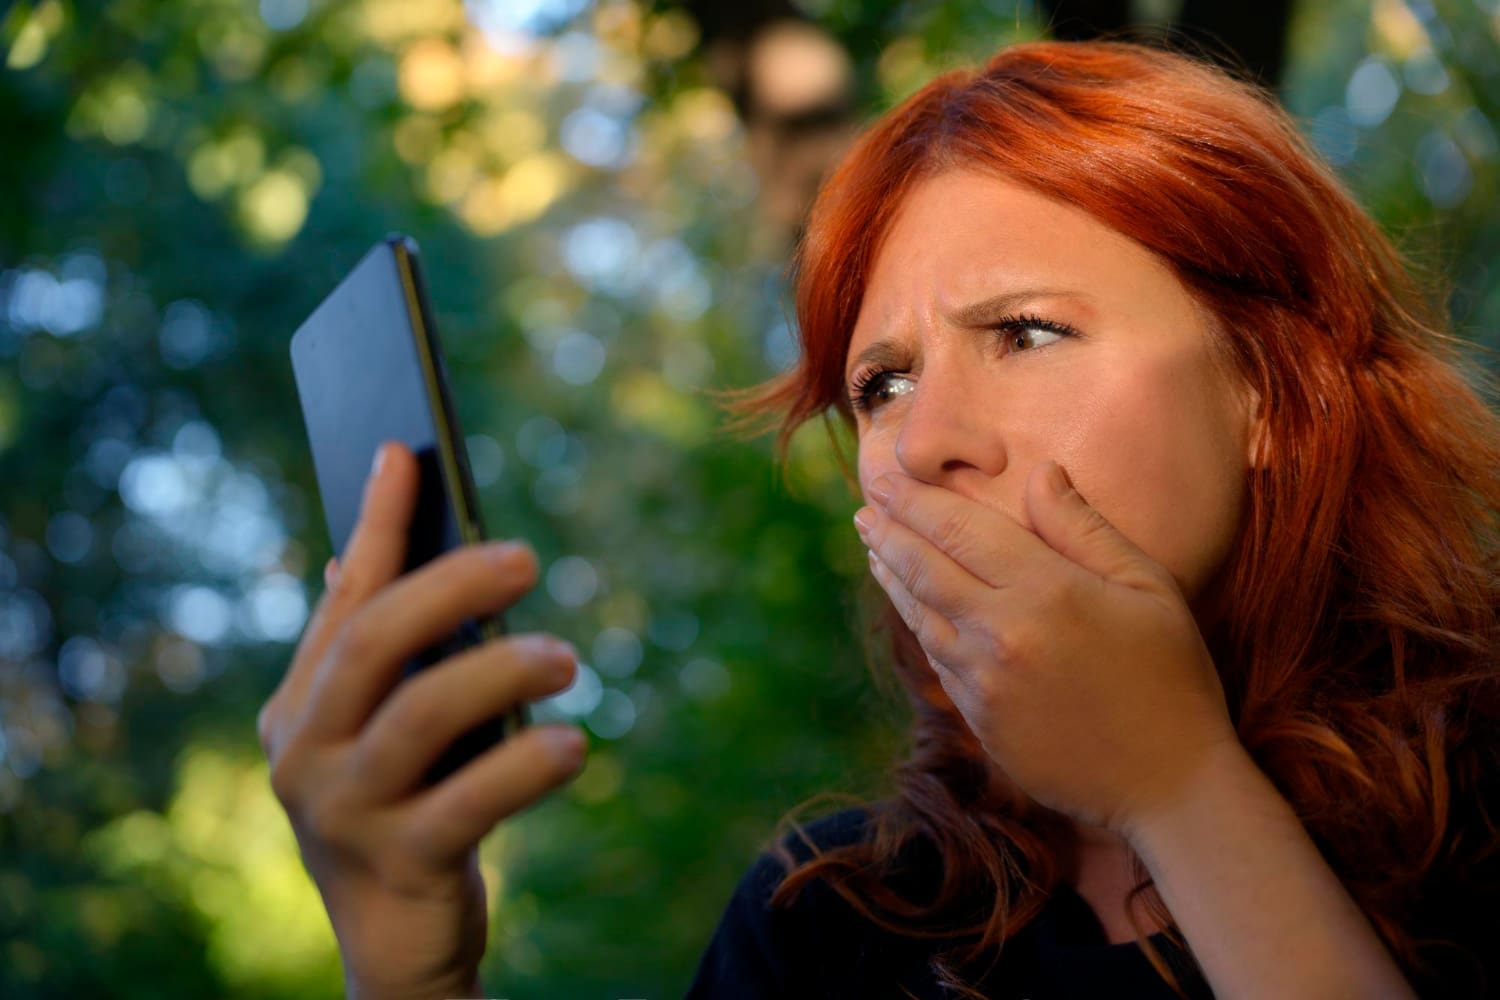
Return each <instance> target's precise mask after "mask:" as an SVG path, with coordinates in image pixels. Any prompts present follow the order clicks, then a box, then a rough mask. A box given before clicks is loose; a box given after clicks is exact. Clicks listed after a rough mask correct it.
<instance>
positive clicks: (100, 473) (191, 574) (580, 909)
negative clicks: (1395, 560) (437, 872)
mask: <svg viewBox="0 0 1500 1000" xmlns="http://www.w3.org/2000/svg"><path fill="white" fill-rule="evenodd" d="M813 7H815V9H811V8H810V9H811V12H812V13H813V14H814V15H815V16H817V17H818V18H819V19H820V22H821V23H823V24H824V25H825V26H826V27H827V28H828V29H829V30H830V31H832V32H833V33H834V34H835V35H836V36H837V37H838V38H839V39H840V41H841V42H842V43H843V44H845V45H846V46H847V47H848V48H849V50H850V52H851V53H852V54H853V56H854V58H855V62H856V66H857V69H858V79H859V80H860V81H861V83H862V87H863V100H864V103H865V106H866V108H867V109H868V110H870V111H872V112H873V111H876V110H878V109H880V108H881V107H884V106H887V105H888V104H889V103H890V102H892V101H893V100H896V99H898V98H899V97H900V96H903V95H904V94H906V93H908V92H909V91H910V90H912V89H913V88H914V87H916V86H918V85H920V83H921V82H922V81H923V80H924V79H926V78H927V77H928V76H929V75H930V74H931V73H932V72H934V71H935V70H937V69H939V68H942V67H945V66H947V65H950V64H952V63H954V62H957V61H963V60H973V59H978V58H982V57H983V56H984V55H985V54H986V53H988V52H989V51H991V50H992V49H993V48H995V47H997V46H998V45H999V44H1002V43H1003V42H1005V41H1009V40H1013V39H1017V38H1027V37H1034V36H1035V35H1037V34H1038V32H1039V28H1038V26H1037V25H1036V24H1035V22H1034V19H1033V15H1032V14H1031V13H1030V8H1029V6H1025V5H1023V6H1020V7H1017V6H1009V5H1006V4H994V5H977V4H974V5H970V4H942V3H919V2H910V3H905V4H895V3H859V2H855V0H828V2H823V3H819V4H816V5H813ZM1497 39H1500V3H1496V2H1495V0H1446V2H1442V3H1437V4H1428V3H1426V2H1421V3H1418V2H1412V3H1403V2H1401V0H1379V2H1376V3H1374V4H1370V3H1364V2H1354V0H1337V2H1334V3H1326V4H1317V5H1313V4H1306V5H1303V9H1302V10H1301V12H1300V13H1299V15H1298V20H1297V22H1296V24H1295V25H1294V36H1293V42H1292V63H1291V68H1290V72H1289V75H1288V79H1287V83H1286V86H1285V93H1284V96H1285V98H1286V100H1287V102H1288V104H1289V106H1290V107H1291V108H1292V110H1293V111H1294V112H1295V113H1296V114H1298V115H1299V117H1300V118H1301V120H1302V121H1304V122H1305V123H1306V125H1307V128H1308V129H1309V131H1310V133H1311V134H1312V135H1313V136H1314V138H1315V139H1316V141H1317V142H1318V143H1319V145H1320V147H1321V148H1322V149H1323V150H1324V151H1325V152H1326V153H1327V155H1328V156H1329V157H1330V159H1331V160H1332V161H1333V162H1334V163H1335V164H1336V165H1337V166H1338V167H1339V168H1340V169H1341V170H1342V171H1343V172H1344V173H1345V174H1346V176H1347V177H1348V179H1349V180H1350V182H1351V183H1352V185H1353V186H1354V187H1355V188H1356V190H1357V191H1358V192H1359V193H1360V194H1361V196H1362V197H1363V198H1365V199H1366V201H1367V203H1368V204H1371V205H1372V206H1373V207H1374V208H1375V209H1376V210H1377V212H1378V214H1379V215H1380V217H1381V219H1382V221H1383V222H1385V223H1386V224H1387V225H1388V226H1389V227H1390V228H1391V229H1392V230H1393V231H1394V232H1396V233H1397V234H1398V235H1400V236H1401V237H1402V238H1403V239H1404V240H1405V241H1406V242H1407V244H1408V245H1409V246H1411V247H1412V248H1413V251H1414V254H1415V256H1416V257H1417V258H1418V260H1419V261H1420V262H1421V263H1423V264H1425V265H1426V266H1428V267H1429V268H1431V269H1433V270H1435V271H1440V272H1442V273H1444V274H1446V275H1447V276H1448V277H1449V279H1450V284H1451V290H1450V294H1449V305H1450V310H1451V312H1452V314H1453V316H1454V319H1455V322H1456V324H1457V325H1458V327H1459V330H1460V332H1462V333H1463V334H1464V335H1465V336H1467V337H1469V338H1470V339H1471V340H1473V341H1475V342H1480V343H1486V344H1488V345H1489V346H1497V344H1496V331H1497V329H1500V280H1497V275H1496V274H1495V273H1494V271H1493V268H1494V266H1495V265H1494V261H1496V260H1500V209H1497V205H1496V189H1497V180H1500V168H1497V141H1496V123H1497V121H1500V117H1497V114H1500V42H1497ZM695 43H696V37H695V32H694V28H693V25H692V23H691V22H690V21H689V20H687V19H686V18H685V17H684V16H683V15H682V14H681V13H680V12H677V11H675V10H674V9H672V8H670V7H667V6H642V5H640V4H637V3H633V2H628V0H597V2H594V3H589V2H585V0H532V2H527V3H507V2H503V0H494V2H490V3H477V2H476V3H471V4H470V5H469V7H468V9H467V11H466V9H465V7H464V6H463V5H462V4H461V3H460V2H459V0H421V2H418V0H180V2H176V3H170V4H164V3H150V2H147V0H115V2H109V3H106V2H103V0H70V2H62V0H41V2H36V0H20V2H18V3H15V4H13V5H11V6H10V8H9V10H8V11H7V12H5V13H4V15H3V17H0V53H3V57H4V61H5V68H4V69H3V70H0V140H3V143H4V154H3V156H0V484H3V487H0V490H3V492H0V995H3V996H6V997H19V998H25V997H52V996H73V995H89V994H93V995H107V996H121V997H132V996H142V997H146V996H151V997H156V996H163V995H182V996H188V995H191V996H244V997H250V996H254V997H306V996H328V995H333V994H336V993H337V991H338V990H339V986H340V975H339V968H338V962H337V955H336V952H335V951H334V949H333V942H332V936H331V933H330V932H329V929H328V926H327V921H326V918H324V916H323V913H322V910H321V908H320V906H319V903H318V900H317V896H316V894H315V892H314V890H313V889H312V887H311V885H310V883H309V882H308V881H307V879H306V876H305V874H304V873H303V871H302V869H301V867H300V863H299V861H298V858H297V854H296V849H295V844H294V842H293V840H292V838H291V834H290V832H289V830H288V828H287V825H286V822H285V819H284V817H283V816H282V814H281V813H280V811H279V808H278V807H277V806H276V803H275V802H274V800H273V799H272V798H271V796H270V793H269V790H268V788H267V785H266V779H265V768H264V765H263V763H262V761H261V758H260V754H259V749H258V747H257V745H256V737H255V732H254V719H255V712H256V709H257V708H258V706H259V705H260V703H261V702H262V701H263V699H264V698H265V696H266V695H267V694H268V693H269V692H270V690H271V689H272V688H273V687H274V685H275V683H276V682H277V680H278V679H279V677H280V675H281V672H282V670H283V669H284V668H285V665H286V662H287V659H288V657H289V654H290V652H291V650H292V648H293V645H294V643H295V640H296V637H297V635H298V633H299V631H300V629H301V626H302V623H303V620H304V618H305V615H306V613H307V609H308V606H309V604H310V603H311V602H313V601H314V600H315V599H316V596H317V591H318V588H319V587H320V583H319V582H318V580H319V570H320V568H321V566H322V563H323V561H324V560H325V559H326V558H327V556H328V550H327V542H326V539H325V537H324V531H323V522H322V518H321V512H320V509H319V507H318V503H317V498H316V493H315V489H314V486H313V482H312V477H311V469H310V466H309V462H308V459H307V455H306V453H305V441H304V438H303V435H302V429H301V424H300V416H299V414H298V411H297V405H296V399H295V394H294V392H293V389H292V384H291V380H290V377H289V376H290V372H289V368H288V361H287V342H288V338H289V337H290V335H291V332H292V331H293V330H294V329H295V328H296V326H297V325H298V323H299V322H300V321H301V319H302V318H303V317H304V316H305V315H306V314H307V313H308V312H309V311H310V310H311V309H312V308H313V307H314V306H315V305H316V303H317V302H318V301H319V299H320V298H321V297H322V295H324V294H325V293H326V292H327V291H328V290H329V289H331V287H332V286H333V285H334V284H335V283H336V282H337V280H338V279H339V277H341V275H342V274H343V273H344V272H345V271H346V270H347V269H348V268H349V267H350V266H351V265H352V264H353V263H354V262H355V261H356V260H357V259H358V257H359V256H360V255H361V253H362V252H363V251H364V250H365V249H366V248H367V247H368V246H369V245H370V244H371V243H372V242H374V241H375V240H376V239H378V238H379V237H380V236H382V235H383V234H384V233H386V232H387V231H388V230H401V231H405V232H408V233H410V234H412V235H413V236H415V237H416V238H417V239H418V240H419V242H420V243H421V244H422V247H423V251H424V257H425V263H426V265H427V269H428V278H429V284H430V288H431V292H432V296H433V298H434V300H435V303H436V308H437V310H438V313H439V315H438V322H439V325H440V327H441V329H442V333H443V337H444V343H445V348H446V350H447V353H448V355H449V365H450V371H451V373H452V375H453V378H454V383H455V384H454V390H455V395H456V399H457V405H458V408H459V411H460V416H461V419H462V422H463V424H464V427H465V430H466V431H467V432H468V434H469V442H470V448H471V452H472V454H473V457H474V465H475V470H476V475H477V477H478V478H479V481H480V486H481V492H482V495H483V503H484V506H485V514H486V518H487V521H488V523H489V525H490V529H491V533H492V534H495V535H503V536H520V537H524V538H526V539H527V540H529V541H530V542H531V543H532V544H533V545H534V546H535V547H536V548H537V550H538V552H539V554H540V556H541V558H542V563H543V566H544V583H543V585H542V586H540V587H539V588H538V590H537V592H535V593H534V594H532V595H531V596H529V597H528V598H527V599H526V600H525V601H524V602H523V603H522V605H520V606H519V607H518V608H517V609H516V611H515V612H514V613H513V614H512V615H511V624H512V626H513V627H515V628H517V629H527V630H529V629H547V630H551V631H555V632H557V633H559V634H561V635H563V636H565V637H567V638H569V639H570V640H572V641H573V642H574V643H575V644H576V645H577V646H578V647H579V649H580V650H581V651H582V653H583V658H584V660H585V661H586V662H587V664H588V665H589V669H588V670H587V671H586V672H585V676H584V677H583V679H582V680H581V681H580V682H579V684H578V685H576V686H575V688H574V689H573V690H572V691H570V692H568V693H566V694H565V695H563V696H561V697H560V698H558V699H555V700H554V701H552V702H550V703H549V704H548V705H547V706H546V707H545V708H543V709H541V710H540V711H539V712H538V715H540V716H544V717H571V718H577V719H579V720H581V721H582V722H583V724H585V725H586V726H587V727H588V728H589V729H590V731H591V732H592V733H593V740H594V747H593V749H592V753H591V760H590V763H589V765H588V767H587V769H586V771H585V772H584V774H583V775H582V776H581V777H580V778H579V779H578V780H577V781H576V782H575V783H574V784H573V785H572V786H570V788H569V789H568V790H567V791H566V792H565V793H563V794H562V795H560V796H558V797H557V798H555V799H553V800H550V801H549V802H547V803H546V804H544V805H542V806H539V807H537V808H536V809H534V810H532V811H530V812H528V813H526V814H525V815H523V816H521V817H518V818H517V819H515V820H514V821H512V822H510V823H508V824H506V825H504V826H503V828H502V829H501V830H500V831H498V832H497V833H496V834H495V835H494V836H493V837H492V838H490V840H489V841H487V842H486V845H485V848H484V857H485V867H486V874H487V881H488V882H489V884H490V886H491V888H492V890H493V893H494V898H495V903H494V907H495V921H494V932H493V937H492V945H491V950H490V953H489V956H488V958H487V960H486V966H485V969H484V978H485V982H486V983H487V985H488V986H489V988H490V990H491V992H492V993H493V994H495V995H506V996H512V997H529V996H548V997H551V996H568V997H572V996H578V997H585V996H597V997H615V996H643V997H652V998H656V997H664V996H670V995H675V994H680V992H681V990H682V988H683V987H684V986H685V984H686V982H687V980H688V977H689V976H690V975H691V972H692V969H693V967H694V964H695V962H696V959H697V956H698V953H699V951H700V950H701V948H702V947H703V945H704V944H705V943H706V941H707V937H708V934H709V932H710V931H711V929H712V926H713V923H714V921H715V920H716V919H717V917H718V914H719V912H720V908H721V907H722V905H723V902H724V900H725V899H726V898H727V895H728V892H729V890H730V888H731V886H732V885H733V883H734V881H735V879H736V878H737V877H738V875H739V874H740V872H741V871H742V870H743V868H744V867H745V865H746V864H747V863H748V862H749V861H750V859H751V858H752V857H753V855H754V853H755V852H756V850H758V849H759V848H760V847H761V846H762V845H763V842H764V838H765V837H766V836H767V835H768V834H769V832H770V830H771V828H772V825H773V823H774V821H775V819H776V818H777V817H778V816H779V815H780V814H781V813H782V812H783V811H784V810H786V809H787V808H789V807H791V806H792V805H794V804H796V803H798V802H800V801H802V800H803V799H805V798H806V797H807V796H809V795H811V794H813V793H815V792H818V791H821V790H827V789H834V790H842V791H849V792H855V793H873V792H878V791H879V789H880V788H881V787H882V786H881V782H882V780H883V777H882V775H883V768H884V766H885V765H886V764H887V763H888V762H889V761H890V760H891V759H892V757H893V756H894V755H895V754H897V753H898V752H899V749H900V746H901V731H902V720H903V716H902V712H901V711H900V709H899V707H898V706H896V705H895V704H894V703H893V702H891V701H890V700H889V699H888V698H886V697H884V696H882V695H880V694H878V693H877V689H876V688H875V686H874V685H873V684H872V683H871V681H870V679H869V677H868V675H867V670H866V667H865V663H864V654H863V652H862V649H861V640H860V638H859V637H858V628H857V625H856V624H855V619H856V614H855V608H856V595H857V594H859V593H861V591H862V590H864V589H865V588H866V584H865V583H864V582H863V579H864V574H863V559H862V553H861V552H860V551H859V546H858V544H857V541H856V539H855V537H854V535H853V532H852V530H851V527H850V525H849V523H848V517H849V515H850V514H851V513H852V510H853V507H854V503H853V501H852V497H851V495H850V493H849V492H848V487H847V485H846V483H845V482H844V480H843V478H842V475H841V473H840V471H839V469H838V466H837V464H836V462H835V461H834V459H833V457H832V453H831V450H830V449H829V447H828V446H827V442H826V439H825V438H824V437H823V435H822V434H821V432H820V431H819V430H818V429H816V428H810V429H809V430H808V431H807V432H806V433H804V434H803V435H801V436H799V437H798V439H797V440H796V442H795V446H794V449H793V458H792V462H791V465H790V467H789V469H788V470H787V474H786V475H785V476H782V475H781V474H780V473H779V472H778V470H777V468H776V466H775V463H774V460H773V456H772V455H771V452H770V448H769V445H768V443H767V442H764V441H757V442H750V443H746V442H741V441H735V440H733V439H731V438H729V437H727V436H726V435H724V434H723V433H721V431H720V430H719V422H720V421H719V417H718V415H717V412H716V410H715V407H714V404H713V402H712V398H711V393H710V390H712V389H716V388H726V387H733V386H744V385H749V384H752V383H754V382H756V381H758V380H760V379H762V378H764V377H766V376H767V375H769V374H771V373H772V372H774V371H775V370H777V369H778V368H780V367H781V366H784V365H785V364H786V363H788V361H789V360H790V358H791V353H790V352H791V350H792V348H791V341H790V338H789V335H788V332H787V322H788V317H787V309H788V304H787V293H786V289H785V286H784V279H783V268H784V263H785V261H784V251H785V248H784V247H781V246H779V245H777V244H776V242H775V241H774V240H768V239H766V238H764V234H763V233H760V232H759V231H758V229H757V225H756V215H755V212H756V178H755V176H754V175H753V173H752V172H751V171H750V169H749V167H748V166H747V162H746V158H745V156H744V151H743V148H742V145H741V143H742V139H743V136H742V134H741V131H740V127H739V125H738V123H737V122H736V120H735V117H734V113H733V108H732V106H731V104H730V102H729V101H728V99H727V98H726V97H725V96H724V95H723V94H721V93H719V92H717V91H716V90H714V89H713V88H712V87H711V86H710V85H709V84H708V83H707V82H706V81H707V79H708V77H707V74H706V73H705V71H704V68H703V66H702V65H701V63H700V61H699V59H698V57H697V55H696V54H695Z"/></svg>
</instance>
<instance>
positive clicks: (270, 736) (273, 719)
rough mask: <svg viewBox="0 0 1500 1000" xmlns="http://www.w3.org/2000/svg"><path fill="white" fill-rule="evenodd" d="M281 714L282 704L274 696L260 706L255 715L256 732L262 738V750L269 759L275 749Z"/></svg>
mask: <svg viewBox="0 0 1500 1000" xmlns="http://www.w3.org/2000/svg"><path fill="white" fill-rule="evenodd" d="M280 714H281V712H280V705H279V704H278V703H277V701H276V698H275V696H272V697H271V698H269V699H267V701H266V703H265V704H264V705H262V706H261V707H260V711H259V712H258V713H256V716H255V734H256V736H257V737H259V738H260V751H261V753H262V754H264V755H265V756H266V759H268V760H269V759H270V758H271V756H272V751H273V749H274V745H275V739H276V730H277V729H278V728H279V722H280V718H279V717H280Z"/></svg>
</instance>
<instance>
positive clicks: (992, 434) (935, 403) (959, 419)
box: [896, 366, 1005, 485]
mask: <svg viewBox="0 0 1500 1000" xmlns="http://www.w3.org/2000/svg"><path fill="white" fill-rule="evenodd" d="M911 396H912V398H911V401H910V402H909V403H908V405H907V406H906V409H905V412H904V413H903V414H902V415H901V417H902V421H901V428H900V430H899V431H898V432H897V435H896V461H897V462H898V463H899V464H900V466H901V470H902V471H903V472H905V473H906V474H907V475H909V476H912V477H913V478H915V479H921V480H923V481H925V482H929V483H934V484H937V485H946V483H945V480H948V479H951V478H953V477H954V476H955V475H964V474H966V473H965V472H964V471H963V470H977V471H978V472H980V473H981V474H983V475H984V476H986V477H991V476H996V475H998V474H999V473H1000V470H1001V469H1002V468H1003V467H1004V465H1005V452H1004V445H1003V442H1002V434H1001V428H1000V421H1001V420H1002V419H1003V418H1002V415H1001V414H1000V412H999V410H998V408H997V407H995V406H994V405H993V400H992V399H990V398H987V397H988V396H989V394H987V393H984V392H982V391H979V387H977V386H972V385H970V384H969V380H968V379H966V378H964V377H963V376H962V374H961V373H959V372H951V373H950V372H947V371H943V370H935V369H934V368H933V367H931V366H929V368H928V370H927V371H926V372H924V373H923V377H922V379H921V380H920V381H919V382H918V383H917V387H916V390H915V391H914V392H913V393H912V394H911Z"/></svg>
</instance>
